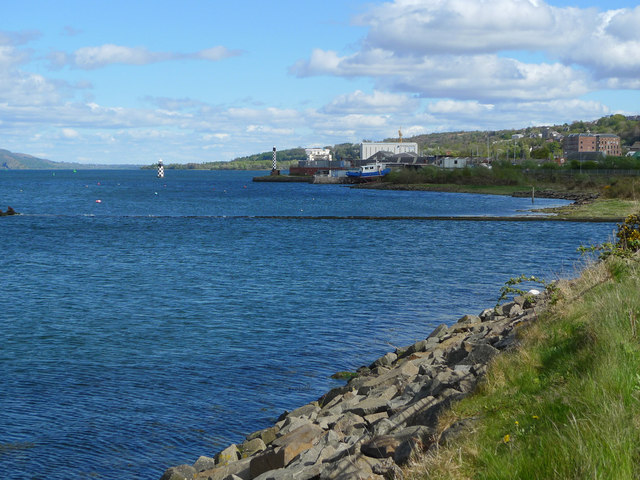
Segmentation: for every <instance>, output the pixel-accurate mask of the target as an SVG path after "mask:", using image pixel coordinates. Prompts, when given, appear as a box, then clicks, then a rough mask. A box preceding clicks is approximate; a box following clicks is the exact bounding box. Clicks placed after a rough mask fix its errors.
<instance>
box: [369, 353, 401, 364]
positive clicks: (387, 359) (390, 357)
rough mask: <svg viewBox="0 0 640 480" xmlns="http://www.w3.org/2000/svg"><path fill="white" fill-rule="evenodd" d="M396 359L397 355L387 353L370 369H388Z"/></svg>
mask: <svg viewBox="0 0 640 480" xmlns="http://www.w3.org/2000/svg"><path fill="white" fill-rule="evenodd" d="M397 359H398V355H396V354H395V353H393V352H389V353H387V354H386V355H383V356H382V357H380V358H378V359H377V360H376V361H375V362H373V363H372V364H371V368H376V367H388V366H390V365H392V364H393V362H395V361H396V360H397Z"/></svg>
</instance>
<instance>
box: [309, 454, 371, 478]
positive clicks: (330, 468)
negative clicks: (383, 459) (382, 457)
mask: <svg viewBox="0 0 640 480" xmlns="http://www.w3.org/2000/svg"><path fill="white" fill-rule="evenodd" d="M379 463H380V461H379V460H377V459H374V458H370V457H366V456H364V455H362V454H360V453H357V454H354V455H351V456H346V457H343V458H341V459H340V460H338V461H337V462H329V463H325V464H324V465H323V466H324V468H323V469H322V472H321V473H320V480H354V479H361V478H362V479H365V478H366V479H370V480H384V477H382V476H380V475H376V474H375V473H373V467H374V466H375V465H377V464H379Z"/></svg>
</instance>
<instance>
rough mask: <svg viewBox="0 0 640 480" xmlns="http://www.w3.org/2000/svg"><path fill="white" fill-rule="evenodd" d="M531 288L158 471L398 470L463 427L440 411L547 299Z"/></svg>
mask: <svg viewBox="0 0 640 480" xmlns="http://www.w3.org/2000/svg"><path fill="white" fill-rule="evenodd" d="M536 294H537V292H533V291H532V293H531V294H529V295H527V296H519V297H516V298H514V300H513V301H511V302H508V303H505V304H504V305H500V306H497V307H495V308H489V309H486V310H484V311H483V312H482V313H480V315H465V316H463V317H462V318H460V319H459V320H458V321H457V322H456V323H455V324H453V325H451V326H449V327H448V326H447V325H445V324H442V325H440V326H439V327H437V328H436V329H435V330H434V331H433V332H432V333H431V334H430V335H429V336H428V337H427V338H426V339H424V340H421V341H419V342H417V343H415V344H413V345H410V346H407V347H403V348H398V349H396V351H394V352H389V353H387V354H386V355H384V356H382V357H380V358H378V359H377V360H376V361H374V362H373V363H372V364H371V365H369V366H368V367H361V368H360V369H358V371H357V376H355V377H354V378H352V379H351V380H349V382H348V383H347V384H346V385H344V386H342V387H338V388H334V389H333V390H331V391H329V392H328V393H326V394H325V395H323V396H322V397H321V398H319V399H318V400H316V401H314V402H311V403H309V404H307V405H304V406H302V407H300V408H298V409H296V410H294V411H292V412H285V413H283V414H282V415H281V416H280V418H279V419H278V421H277V423H275V424H274V425H273V426H271V427H269V428H266V429H263V430H260V431H257V432H254V433H252V434H251V435H248V436H247V438H246V440H245V441H244V442H243V443H242V444H238V445H236V444H232V445H230V446H229V447H227V448H225V449H224V450H222V451H221V452H219V453H217V454H216V455H215V456H214V457H207V456H201V457H200V458H198V459H197V461H196V462H195V463H194V464H193V465H179V466H175V467H170V468H169V469H167V470H166V471H165V472H164V474H163V475H162V477H161V480H193V479H199V480H294V479H295V480H330V479H344V480H346V479H353V478H358V479H372V480H383V479H401V478H402V471H401V470H400V467H401V466H402V465H404V464H406V463H407V462H408V461H409V459H410V458H411V456H412V455H413V454H414V453H415V452H418V451H427V450H429V449H435V448H437V447H438V445H441V444H443V443H445V442H447V441H448V440H449V439H451V438H452V437H453V436H455V435H456V434H457V433H458V432H460V431H461V430H463V429H464V428H467V427H468V425H467V424H465V423H464V422H461V423H457V424H454V425H452V426H449V427H448V428H446V429H444V431H440V430H439V429H438V415H439V413H440V412H441V411H442V410H443V409H445V408H446V407H447V406H448V405H450V404H451V402H453V401H455V400H458V399H460V398H462V397H464V396H466V395H468V394H470V393H471V392H472V391H473V390H474V388H475V386H476V385H477V384H478V382H479V381H481V379H482V377H483V376H484V374H485V373H486V371H487V366H488V364H489V362H490V361H491V360H492V359H493V357H494V356H495V355H498V354H499V353H500V352H501V351H505V350H509V349H512V348H515V347H516V346H517V344H518V336H517V331H518V329H519V328H521V327H522V326H524V325H526V324H528V323H529V322H532V321H534V320H535V319H537V316H538V314H539V313H540V312H541V311H543V310H544V309H545V308H546V305H547V303H548V294H547V293H543V294H537V295H536Z"/></svg>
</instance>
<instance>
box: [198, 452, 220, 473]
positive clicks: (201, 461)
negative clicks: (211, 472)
mask: <svg viewBox="0 0 640 480" xmlns="http://www.w3.org/2000/svg"><path fill="white" fill-rule="evenodd" d="M215 466H216V460H215V459H214V458H211V457H205V456H201V457H198V460H196V463H194V464H193V468H195V469H196V471H198V472H202V471H203V470H208V469H210V468H214V467H215Z"/></svg>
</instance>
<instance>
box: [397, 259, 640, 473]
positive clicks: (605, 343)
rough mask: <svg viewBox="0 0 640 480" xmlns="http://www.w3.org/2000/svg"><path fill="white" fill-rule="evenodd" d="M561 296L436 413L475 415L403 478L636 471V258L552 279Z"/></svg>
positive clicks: (639, 362) (639, 464)
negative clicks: (480, 377) (471, 425)
mask: <svg viewBox="0 0 640 480" xmlns="http://www.w3.org/2000/svg"><path fill="white" fill-rule="evenodd" d="M559 292H560V294H559V295H560V300H559V301H558V302H557V303H556V304H555V305H554V306H553V307H552V308H551V309H550V310H549V311H548V312H547V313H546V314H545V315H543V316H542V318H541V319H540V320H539V321H538V322H537V323H536V324H534V325H533V326H532V327H530V328H529V329H528V330H526V331H524V332H523V333H522V341H523V346H522V347H521V348H520V349H519V350H518V351H516V352H514V353H510V354H506V355H501V356H499V357H498V358H497V359H496V361H495V362H494V363H493V365H492V366H491V368H490V370H489V372H488V374H487V377H486V381H485V382H483V384H482V385H481V387H480V388H479V390H478V391H477V393H476V394H475V395H473V396H472V397H469V398H467V399H465V400H463V401H461V402H459V403H457V404H455V405H454V406H453V407H452V409H451V410H450V411H449V412H448V413H447V414H446V415H445V416H444V417H443V418H442V419H441V428H442V429H444V427H446V425H447V424H450V423H451V422H453V421H455V420H456V419H461V418H468V417H477V418H479V419H480V420H479V421H478V423H477V424H476V427H475V429H474V430H473V431H472V432H471V433H468V434H466V435H465V436H463V437H461V438H460V439H459V441H458V442H457V443H456V445H454V446H450V447H447V448H441V449H440V450H439V451H438V454H437V455H430V456H427V457H425V458H422V459H421V460H420V461H419V462H418V464H417V465H415V466H414V467H413V468H412V469H411V470H410V471H408V472H407V474H408V475H407V477H408V478H410V479H413V480H415V479H430V478H434V479H440V478H442V479H444V478H447V479H451V478H453V479H463V478H464V479H466V478H478V479H513V478H527V479H529V478H531V479H586V478H590V479H634V478H640V340H639V338H638V337H639V332H638V331H637V328H638V327H637V326H636V320H637V319H638V318H640V295H639V294H638V292H640V263H639V258H638V257H637V255H636V257H634V258H633V259H631V260H623V259H620V258H617V257H612V258H610V259H608V260H607V261H606V262H602V263H600V264H598V265H596V266H592V267H589V268H587V269H586V270H585V271H584V272H583V273H582V275H581V276H580V277H579V279H578V280H576V281H573V282H561V284H560V289H559Z"/></svg>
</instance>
